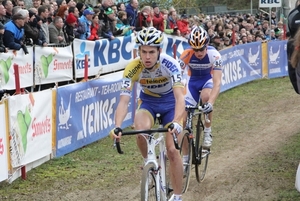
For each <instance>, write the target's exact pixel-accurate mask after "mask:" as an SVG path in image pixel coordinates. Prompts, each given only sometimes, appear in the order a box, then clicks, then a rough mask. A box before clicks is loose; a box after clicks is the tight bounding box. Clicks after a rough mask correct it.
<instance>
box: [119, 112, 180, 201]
mask: <svg viewBox="0 0 300 201" xmlns="http://www.w3.org/2000/svg"><path fill="white" fill-rule="evenodd" d="M156 117H157V119H158V122H159V126H158V129H149V130H137V131H126V132H122V136H124V135H136V134H141V135H142V136H143V137H144V138H145V140H146V142H147V147H148V151H147V153H148V156H147V158H148V161H147V162H146V163H145V164H144V167H143V173H142V181H141V200H142V201H144V200H145V201H146V200H156V201H171V200H173V199H174V198H173V196H174V195H173V194H172V192H173V189H172V188H171V187H170V183H169V182H168V181H167V174H166V168H167V155H166V147H165V137H164V133H166V132H168V128H163V125H162V120H161V118H160V114H156ZM170 128H171V129H172V126H170ZM115 133H116V132H115ZM173 140H174V144H175V147H176V149H179V146H178V139H177V136H176V134H174V133H173ZM158 145H159V146H158ZM115 146H116V147H117V150H118V153H119V154H123V151H122V150H121V146H120V142H118V141H115ZM157 146H158V149H159V155H158V156H157V155H156V147H157Z"/></svg>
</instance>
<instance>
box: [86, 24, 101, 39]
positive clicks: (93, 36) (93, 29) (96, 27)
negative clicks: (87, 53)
mask: <svg viewBox="0 0 300 201" xmlns="http://www.w3.org/2000/svg"><path fill="white" fill-rule="evenodd" d="M98 30H99V24H92V26H91V35H90V37H89V38H88V40H98V39H99V35H98Z"/></svg>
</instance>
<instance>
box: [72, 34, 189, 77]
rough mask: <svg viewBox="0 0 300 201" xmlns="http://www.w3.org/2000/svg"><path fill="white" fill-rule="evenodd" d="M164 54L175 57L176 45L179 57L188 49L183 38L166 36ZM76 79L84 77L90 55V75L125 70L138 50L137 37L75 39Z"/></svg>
mask: <svg viewBox="0 0 300 201" xmlns="http://www.w3.org/2000/svg"><path fill="white" fill-rule="evenodd" d="M163 44H164V45H163V46H162V52H166V53H167V54H169V55H170V56H172V57H173V55H174V51H173V46H174V45H176V48H177V52H176V54H177V57H179V56H180V54H181V52H182V51H183V50H184V49H185V48H187V47H188V43H187V40H186V39H185V38H183V37H178V36H172V35H167V34H164V43H163ZM73 47H74V48H73V49H74V64H75V77H76V78H82V77H83V76H84V64H85V55H88V68H89V69H88V75H89V76H93V75H98V74H105V73H110V72H115V71H118V70H122V69H124V68H125V66H126V64H128V63H129V61H131V60H132V59H133V50H134V49H137V46H136V43H135V35H134V34H132V35H130V36H125V37H117V38H115V39H114V40H111V41H109V40H107V39H101V40H97V41H87V40H79V39H75V40H74V42H73Z"/></svg>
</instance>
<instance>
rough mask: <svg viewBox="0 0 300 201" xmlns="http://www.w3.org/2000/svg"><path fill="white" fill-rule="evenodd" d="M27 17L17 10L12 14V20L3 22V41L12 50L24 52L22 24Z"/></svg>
mask: <svg viewBox="0 0 300 201" xmlns="http://www.w3.org/2000/svg"><path fill="white" fill-rule="evenodd" d="M26 19H27V17H26V16H25V15H22V13H20V12H17V13H16V14H14V15H13V16H12V20H11V21H9V22H7V23H6V24H5V31H4V35H3V42H4V45H5V46H6V47H8V48H9V49H13V50H20V49H21V48H22V49H23V50H24V52H25V54H26V50H27V48H26V46H25V44H24V43H23V37H24V29H23V27H24V24H25V20H26Z"/></svg>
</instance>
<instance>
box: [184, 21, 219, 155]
mask: <svg viewBox="0 0 300 201" xmlns="http://www.w3.org/2000/svg"><path fill="white" fill-rule="evenodd" d="M188 43H189V45H190V47H191V48H190V49H186V50H185V51H184V52H183V53H182V54H181V56H180V59H179V63H180V66H181V68H182V69H183V70H185V71H186V72H187V74H188V83H187V86H186V89H187V90H186V91H187V92H186V94H185V102H186V105H191V106H196V105H197V104H198V102H199V98H200V97H201V100H202V103H203V110H204V113H207V114H209V119H210V123H208V122H205V125H204V127H205V128H204V142H203V147H204V148H210V146H211V145H212V135H211V123H212V111H213V105H214V103H215V101H216V99H217V97H218V95H219V93H220V87H221V78H222V57H221V55H220V53H219V52H218V51H217V50H216V49H215V48H214V47H212V46H208V44H209V35H208V34H207V32H206V30H205V29H203V28H202V27H200V26H199V27H194V28H193V29H192V31H191V33H190V36H189V39H188ZM200 91H201V94H200V93H199V92H200ZM185 120H186V113H185V117H184V125H185ZM183 157H184V158H185V156H183ZM183 160H184V159H183Z"/></svg>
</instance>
